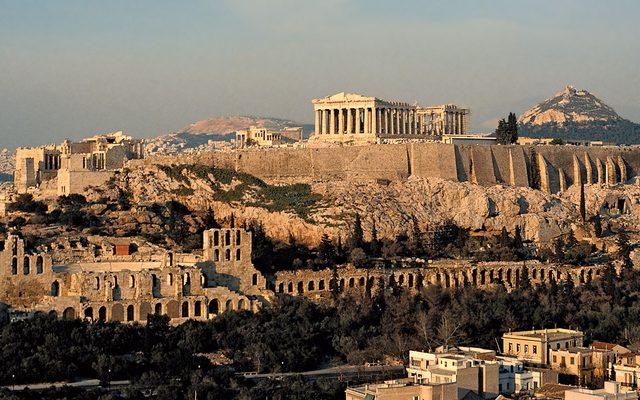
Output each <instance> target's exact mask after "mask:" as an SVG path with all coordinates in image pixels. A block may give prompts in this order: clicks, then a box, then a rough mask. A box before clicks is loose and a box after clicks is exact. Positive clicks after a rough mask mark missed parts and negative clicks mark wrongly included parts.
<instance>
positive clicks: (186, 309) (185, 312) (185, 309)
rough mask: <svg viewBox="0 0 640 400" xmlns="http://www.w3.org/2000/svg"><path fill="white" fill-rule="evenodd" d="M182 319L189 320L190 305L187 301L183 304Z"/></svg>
mask: <svg viewBox="0 0 640 400" xmlns="http://www.w3.org/2000/svg"><path fill="white" fill-rule="evenodd" d="M181 315H182V318H188V317H189V303H187V302H186V301H185V302H184V303H182V314H181Z"/></svg>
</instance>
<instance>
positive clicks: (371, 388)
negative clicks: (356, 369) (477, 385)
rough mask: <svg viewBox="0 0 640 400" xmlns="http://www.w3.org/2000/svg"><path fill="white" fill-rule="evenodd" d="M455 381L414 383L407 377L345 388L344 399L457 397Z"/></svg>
mask: <svg viewBox="0 0 640 400" xmlns="http://www.w3.org/2000/svg"><path fill="white" fill-rule="evenodd" d="M457 391H458V389H457V386H456V384H455V383H439V384H416V383H413V382H411V381H409V380H407V379H401V380H393V381H386V382H384V383H378V384H368V385H364V386H358V387H351V388H347V390H346V391H345V395H346V400H414V399H420V400H441V399H457V398H458V395H457Z"/></svg>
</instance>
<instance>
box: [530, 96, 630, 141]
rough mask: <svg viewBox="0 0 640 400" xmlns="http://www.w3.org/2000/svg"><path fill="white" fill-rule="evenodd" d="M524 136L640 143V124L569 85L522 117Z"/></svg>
mask: <svg viewBox="0 0 640 400" xmlns="http://www.w3.org/2000/svg"><path fill="white" fill-rule="evenodd" d="M519 123H520V136H531V137H557V138H561V139H563V140H565V141H566V140H603V141H605V142H613V143H629V144H632V143H633V144H635V143H640V125H639V124H635V123H633V122H631V121H628V120H626V119H624V118H622V117H620V116H619V115H618V114H617V113H616V112H615V111H614V110H613V108H611V107H609V106H608V105H607V104H605V103H604V102H603V101H602V100H600V99H598V98H597V97H596V96H594V95H593V94H591V93H589V92H588V91H586V90H582V89H576V88H574V87H573V86H567V87H566V88H565V89H564V90H562V91H560V92H558V93H556V94H555V95H554V96H553V97H552V98H550V99H547V100H545V101H543V102H542V103H540V104H537V105H536V106H534V107H532V108H531V109H529V110H528V111H526V112H525V113H524V114H522V115H521V116H520V118H519Z"/></svg>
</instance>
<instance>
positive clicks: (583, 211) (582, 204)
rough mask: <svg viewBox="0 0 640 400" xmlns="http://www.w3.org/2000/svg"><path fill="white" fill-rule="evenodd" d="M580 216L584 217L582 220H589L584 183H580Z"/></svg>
mask: <svg viewBox="0 0 640 400" xmlns="http://www.w3.org/2000/svg"><path fill="white" fill-rule="evenodd" d="M580 218H582V222H584V221H586V220H587V206H586V204H585V200H584V183H580Z"/></svg>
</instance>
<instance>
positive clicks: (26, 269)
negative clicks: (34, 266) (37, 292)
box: [22, 257, 31, 275]
mask: <svg viewBox="0 0 640 400" xmlns="http://www.w3.org/2000/svg"><path fill="white" fill-rule="evenodd" d="M30 269H31V261H30V260H29V257H25V258H24V260H23V261H22V273H23V274H25V275H29V272H30Z"/></svg>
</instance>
